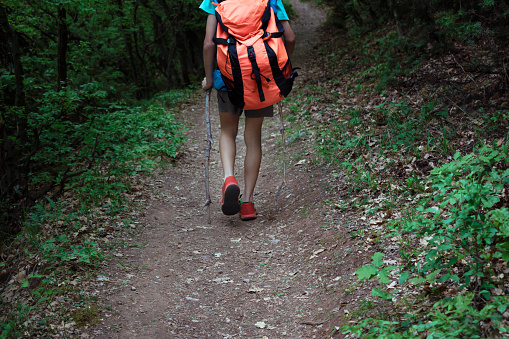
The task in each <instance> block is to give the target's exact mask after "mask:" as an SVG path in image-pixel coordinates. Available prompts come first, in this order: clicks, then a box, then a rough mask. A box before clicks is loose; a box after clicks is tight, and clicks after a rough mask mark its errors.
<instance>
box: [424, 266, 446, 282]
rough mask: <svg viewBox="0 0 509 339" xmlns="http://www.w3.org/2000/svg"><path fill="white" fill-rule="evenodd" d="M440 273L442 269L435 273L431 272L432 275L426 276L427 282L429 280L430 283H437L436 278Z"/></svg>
mask: <svg viewBox="0 0 509 339" xmlns="http://www.w3.org/2000/svg"><path fill="white" fill-rule="evenodd" d="M440 271H442V269H441V268H440V269H438V270H435V271H433V272H431V273H430V274H428V275H426V280H428V281H429V282H435V280H436V279H435V278H436V276H437V275H438V274H439V273H440Z"/></svg>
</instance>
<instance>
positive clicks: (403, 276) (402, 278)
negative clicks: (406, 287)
mask: <svg viewBox="0 0 509 339" xmlns="http://www.w3.org/2000/svg"><path fill="white" fill-rule="evenodd" d="M407 280H408V271H406V272H403V273H402V274H401V275H400V277H399V281H398V283H399V284H400V285H401V284H404V283H405V281H407Z"/></svg>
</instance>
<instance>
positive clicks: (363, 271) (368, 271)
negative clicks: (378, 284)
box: [355, 265, 378, 280]
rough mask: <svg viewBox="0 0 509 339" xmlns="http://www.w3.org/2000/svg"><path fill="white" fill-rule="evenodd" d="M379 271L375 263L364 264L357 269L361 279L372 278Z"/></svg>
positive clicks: (356, 272)
mask: <svg viewBox="0 0 509 339" xmlns="http://www.w3.org/2000/svg"><path fill="white" fill-rule="evenodd" d="M377 273H378V269H377V268H376V267H375V266H373V265H364V266H362V267H361V268H359V269H358V270H357V271H355V274H357V275H358V278H359V280H363V279H371V278H373V277H374V276H375V275H376V274H377Z"/></svg>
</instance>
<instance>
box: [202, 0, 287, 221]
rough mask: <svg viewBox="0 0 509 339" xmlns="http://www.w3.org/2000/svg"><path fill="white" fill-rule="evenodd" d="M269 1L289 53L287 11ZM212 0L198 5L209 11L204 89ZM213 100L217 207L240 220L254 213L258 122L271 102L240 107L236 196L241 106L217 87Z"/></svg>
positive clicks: (210, 69)
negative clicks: (238, 174)
mask: <svg viewBox="0 0 509 339" xmlns="http://www.w3.org/2000/svg"><path fill="white" fill-rule="evenodd" d="M271 1H273V3H274V5H275V9H276V11H275V12H276V13H277V14H276V15H277V18H278V19H279V20H280V21H281V24H282V25H283V27H284V34H283V37H284V45H285V48H286V51H287V54H288V57H290V56H291V54H292V52H293V49H294V46H295V34H294V33H293V31H292V29H291V27H290V24H289V22H288V15H287V14H286V11H285V9H284V7H283V4H282V2H281V0H276V1H274V0H271ZM213 2H215V0H204V1H203V2H202V4H201V5H200V8H201V9H202V10H204V11H205V12H207V13H208V14H209V15H208V17H207V25H206V34H205V40H204V43H203V61H204V65H205V75H206V76H205V79H203V82H202V88H203V90H204V91H207V90H210V89H211V88H212V87H213V85H214V83H213V76H214V74H213V73H214V64H215V58H216V44H215V43H214V41H213V38H214V35H215V33H216V28H217V19H216V16H215V15H214V14H215V6H216V5H217V4H213ZM271 5H272V3H271ZM274 5H272V6H273V8H274ZM217 101H218V110H219V119H220V124H221V135H220V137H219V152H220V155H221V163H222V166H223V173H224V184H223V189H222V199H221V209H222V211H223V213H224V214H226V215H234V214H237V213H239V212H240V219H241V220H243V221H247V220H253V219H256V217H257V211H256V209H255V207H254V202H253V194H254V190H255V186H256V181H257V179H258V173H259V171H260V163H261V159H262V142H261V135H262V124H263V120H264V118H265V117H272V116H273V106H272V105H270V106H268V107H265V108H261V109H256V110H244V114H245V116H246V123H245V131H244V141H245V144H246V157H245V159H244V192H243V194H242V196H241V199H240V187H239V184H238V182H237V180H236V179H235V176H234V175H235V171H234V166H235V155H236V143H235V140H236V137H237V132H238V126H239V118H240V116H241V114H242V109H241V108H239V107H237V106H235V105H233V104H232V103H231V101H230V99H229V98H228V94H227V92H226V91H219V90H218V91H217Z"/></svg>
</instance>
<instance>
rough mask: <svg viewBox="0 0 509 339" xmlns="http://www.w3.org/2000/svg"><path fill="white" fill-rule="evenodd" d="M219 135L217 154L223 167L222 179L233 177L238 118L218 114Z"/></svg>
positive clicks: (224, 113) (226, 114) (228, 114)
mask: <svg viewBox="0 0 509 339" xmlns="http://www.w3.org/2000/svg"><path fill="white" fill-rule="evenodd" d="M219 120H220V121H221V135H220V137H219V153H220V154H221V163H222V165H223V173H224V177H225V178H226V177H229V176H232V175H234V173H235V170H234V167H235V154H236V152H237V148H236V143H235V138H236V137H237V132H238V130H239V117H238V116H236V115H231V114H230V113H226V112H220V113H219Z"/></svg>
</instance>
